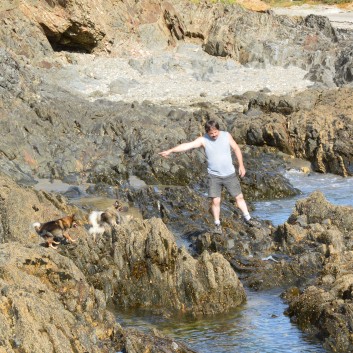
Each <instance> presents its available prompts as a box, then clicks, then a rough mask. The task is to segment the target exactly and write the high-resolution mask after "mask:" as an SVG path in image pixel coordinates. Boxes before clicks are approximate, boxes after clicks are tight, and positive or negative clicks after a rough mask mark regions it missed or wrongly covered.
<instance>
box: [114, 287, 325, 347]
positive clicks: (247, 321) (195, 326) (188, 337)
mask: <svg viewBox="0 0 353 353" xmlns="http://www.w3.org/2000/svg"><path fill="white" fill-rule="evenodd" d="M279 294H280V291H279V290H272V291H266V292H260V293H259V292H256V293H254V292H252V291H248V292H247V296H248V302H247V303H246V304H244V305H243V306H242V307H240V308H239V309H237V310H235V311H233V312H232V313H230V314H227V315H224V314H222V315H215V316H212V317H208V318H205V319H199V320H196V319H187V318H184V319H183V318H171V319H163V318H161V317H156V316H153V315H151V314H150V313H143V312H134V313H131V312H125V313H121V312H120V313H117V320H118V322H119V323H121V324H122V325H123V326H125V327H137V326H138V327H139V329H141V328H142V329H143V330H146V331H148V330H150V329H152V328H157V329H158V330H159V331H161V332H162V333H164V334H166V335H168V336H169V337H172V338H174V339H177V340H181V341H183V342H185V343H186V344H188V345H189V347H190V348H192V349H195V350H197V351H199V352H203V353H211V352H212V353H231V352H232V353H234V352H237V353H247V352H249V353H255V352H259V353H260V352H261V353H267V352H268V353H270V352H271V353H288V352H293V353H294V352H298V353H299V352H308V353H309V352H313V353H314V352H315V353H320V352H327V351H326V350H324V349H323V348H322V347H321V345H320V343H319V342H318V341H316V340H314V339H313V338H309V337H308V336H306V335H305V334H303V333H302V332H301V331H300V330H299V329H298V328H297V327H296V326H295V325H293V324H292V323H291V322H290V320H289V318H288V317H286V316H285V315H283V312H284V310H285V307H286V306H285V304H284V303H283V302H282V300H281V298H280V297H279Z"/></svg>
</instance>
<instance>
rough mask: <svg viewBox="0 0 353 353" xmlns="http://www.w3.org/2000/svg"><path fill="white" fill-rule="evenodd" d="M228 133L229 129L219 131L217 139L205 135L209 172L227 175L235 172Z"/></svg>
mask: <svg viewBox="0 0 353 353" xmlns="http://www.w3.org/2000/svg"><path fill="white" fill-rule="evenodd" d="M228 135H229V133H228V132H227V131H219V135H218V137H217V139H216V140H212V139H211V138H210V137H209V136H208V135H207V134H205V135H204V136H203V137H204V141H205V152H206V157H207V163H208V166H207V172H208V173H209V174H212V175H217V176H221V177H225V176H228V175H231V174H233V173H235V168H234V165H233V161H232V153H231V147H230V143H229V137H228Z"/></svg>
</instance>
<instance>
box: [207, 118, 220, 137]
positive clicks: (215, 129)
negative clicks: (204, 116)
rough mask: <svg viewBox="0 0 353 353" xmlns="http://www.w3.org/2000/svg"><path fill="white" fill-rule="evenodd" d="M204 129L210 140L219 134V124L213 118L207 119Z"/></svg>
mask: <svg viewBox="0 0 353 353" xmlns="http://www.w3.org/2000/svg"><path fill="white" fill-rule="evenodd" d="M205 131H206V133H207V135H208V136H209V137H210V138H211V139H212V140H216V139H217V137H218V135H219V124H218V123H217V122H216V121H214V120H209V121H207V122H206V124H205Z"/></svg>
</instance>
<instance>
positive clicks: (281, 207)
mask: <svg viewBox="0 0 353 353" xmlns="http://www.w3.org/2000/svg"><path fill="white" fill-rule="evenodd" d="M285 176H286V177H287V178H288V179H289V180H290V182H291V183H292V185H293V186H294V187H295V188H298V189H299V190H300V191H301V192H302V194H301V195H297V196H295V197H291V198H288V199H279V200H271V201H259V202H254V203H253V205H254V207H255V211H253V212H252V214H253V215H254V216H255V217H259V218H261V219H269V220H271V221H272V223H273V224H274V225H279V224H283V223H284V222H285V221H287V219H288V217H289V216H290V214H291V213H292V210H293V208H294V206H295V202H296V201H297V200H298V199H302V198H305V197H307V196H308V195H309V194H310V193H312V192H313V191H315V190H320V191H321V192H322V193H324V195H325V197H326V199H327V200H328V201H329V202H331V203H332V204H335V205H350V206H353V177H349V178H343V177H340V176H337V175H333V174H319V173H310V174H305V173H302V172H299V171H297V170H291V171H288V172H287V173H286V174H285Z"/></svg>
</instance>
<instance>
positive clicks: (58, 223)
mask: <svg viewBox="0 0 353 353" xmlns="http://www.w3.org/2000/svg"><path fill="white" fill-rule="evenodd" d="M32 226H33V228H34V229H35V230H36V232H37V234H38V235H40V236H41V237H42V238H43V239H44V240H45V242H46V244H47V246H48V247H51V248H54V249H56V248H57V247H56V246H54V245H53V244H55V245H58V244H60V242H58V241H56V239H60V238H64V239H66V240H67V241H69V242H71V243H72V242H75V241H76V240H75V239H72V238H71V236H70V234H69V233H68V229H70V228H76V227H77V223H76V219H75V215H74V214H73V215H71V216H66V217H62V218H59V219H56V220H55V221H49V222H45V223H39V222H35V223H33V224H32Z"/></svg>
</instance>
